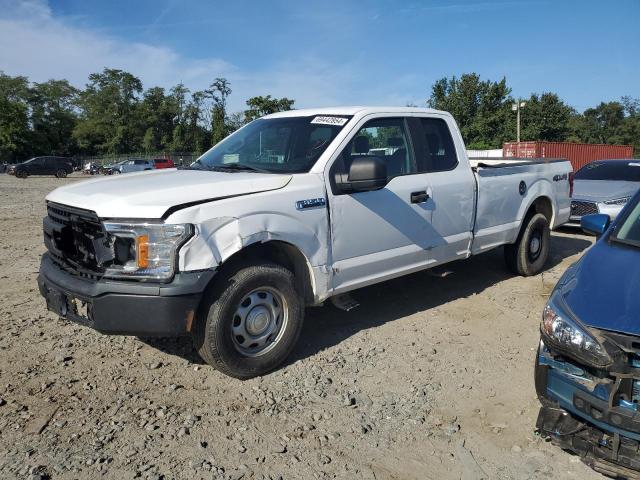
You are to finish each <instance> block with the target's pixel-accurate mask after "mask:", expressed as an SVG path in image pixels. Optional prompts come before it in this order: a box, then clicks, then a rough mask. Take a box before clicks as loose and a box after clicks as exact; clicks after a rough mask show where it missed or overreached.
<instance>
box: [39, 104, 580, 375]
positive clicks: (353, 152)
mask: <svg viewBox="0 0 640 480" xmlns="http://www.w3.org/2000/svg"><path fill="white" fill-rule="evenodd" d="M488 163H491V164H482V163H480V164H477V165H474V166H472V165H471V163H470V161H469V159H468V158H467V154H466V150H465V146H464V144H463V141H462V137H461V135H460V132H459V130H458V127H457V125H456V123H455V121H454V120H453V118H452V116H451V115H450V114H448V113H446V112H440V111H435V110H429V109H421V108H386V107H371V108H365V107H353V108H347V107H345V108H326V109H312V110H294V111H289V112H283V113H277V114H273V115H269V116H266V117H263V118H261V119H259V120H256V121H253V122H251V123H250V124H248V125H246V126H245V127H243V128H241V129H240V130H238V131H236V132H235V133H233V134H232V135H230V136H229V137H227V138H226V139H225V140H223V141H222V142H220V143H219V144H217V145H216V146H215V147H213V148H212V149H211V150H209V151H208V152H206V153H205V154H204V155H202V156H201V157H200V158H199V159H198V160H197V161H196V162H195V163H193V164H192V165H191V166H190V167H189V168H187V169H163V170H156V171H151V172H140V173H134V174H130V175H123V176H121V177H117V178H113V177H112V178H100V179H94V180H87V181H83V182H77V183H73V184H70V185H67V186H64V187H61V188H58V189H57V190H55V191H53V192H52V193H51V194H49V196H48V197H47V199H46V200H47V211H48V214H47V216H46V217H45V218H44V239H45V244H46V247H47V250H48V251H47V253H45V254H44V255H43V257H42V262H41V267H40V275H39V277H38V284H39V288H40V292H41V293H42V295H43V296H44V297H45V298H46V301H47V306H48V308H49V309H50V310H52V311H54V312H55V313H57V314H59V315H60V316H62V317H65V318H68V319H70V320H73V321H75V322H79V323H81V324H84V325H87V326H90V327H92V328H95V329H96V330H98V331H101V332H103V333H108V334H129V335H146V336H148V335H160V336H171V335H184V334H191V335H192V336H193V338H194V341H195V345H196V348H197V349H198V352H199V353H200V355H201V356H202V357H203V358H204V359H205V360H206V361H207V362H208V363H209V364H211V365H212V366H214V367H215V368H217V369H219V370H220V371H222V372H224V373H225V374H228V375H231V376H234V377H238V378H249V377H253V376H256V375H261V374H263V373H265V372H267V371H269V370H271V369H273V368H275V367H277V366H278V365H279V364H280V363H282V362H283V361H284V360H285V358H286V357H287V355H288V354H289V353H290V352H291V350H292V349H293V347H294V345H295V343H296V341H297V339H298V337H299V335H300V331H301V329H302V322H303V317H304V310H305V307H306V306H309V305H319V304H321V303H323V302H324V301H325V300H327V299H329V298H331V297H334V298H335V297H337V296H340V297H342V299H343V300H342V301H340V302H337V303H338V305H341V306H343V307H346V306H347V305H346V303H345V301H344V297H345V295H344V294H346V292H349V291H351V290H354V289H357V288H360V287H364V286H366V285H371V284H373V283H377V282H382V281H385V280H388V279H391V278H394V277H398V276H401V275H406V274H409V273H412V272H416V271H418V270H422V269H428V268H432V267H435V266H437V265H441V264H444V263H446V262H451V261H453V260H458V259H463V258H467V257H469V256H471V255H475V254H478V253H482V252H485V251H487V250H490V249H493V248H496V247H499V246H502V245H504V252H505V259H506V263H507V265H508V266H509V267H510V268H511V269H512V270H513V271H514V272H516V273H519V274H521V275H533V274H536V273H538V272H540V271H541V270H542V268H543V266H544V264H545V261H546V260H547V257H548V253H549V243H550V229H553V228H555V227H557V226H559V225H561V224H563V223H565V222H566V221H567V220H568V218H569V210H570V202H569V192H570V175H569V174H570V172H571V165H570V164H569V162H567V161H561V160H558V161H549V160H544V161H528V162H524V161H523V162H520V161H506V160H505V163H497V164H496V162H488ZM340 297H338V298H340Z"/></svg>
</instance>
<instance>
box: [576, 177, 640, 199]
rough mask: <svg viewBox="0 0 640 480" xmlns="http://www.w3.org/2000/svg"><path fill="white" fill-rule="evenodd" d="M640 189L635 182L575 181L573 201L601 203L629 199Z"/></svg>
mask: <svg viewBox="0 0 640 480" xmlns="http://www.w3.org/2000/svg"><path fill="white" fill-rule="evenodd" d="M639 187H640V183H637V182H622V181H616V180H575V181H574V182H573V197H571V198H572V199H573V200H589V201H592V202H603V201H605V200H615V199H617V198H622V197H629V196H632V195H633V194H635V193H636V192H637V191H638V188H639Z"/></svg>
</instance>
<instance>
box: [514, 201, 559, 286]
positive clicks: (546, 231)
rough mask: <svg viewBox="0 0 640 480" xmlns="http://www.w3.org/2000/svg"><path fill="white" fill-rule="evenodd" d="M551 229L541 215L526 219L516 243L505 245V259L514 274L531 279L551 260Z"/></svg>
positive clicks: (547, 221) (545, 218) (537, 214)
mask: <svg viewBox="0 0 640 480" xmlns="http://www.w3.org/2000/svg"><path fill="white" fill-rule="evenodd" d="M550 243H551V229H550V227H549V220H547V217H545V216H544V215H543V214H541V213H536V214H534V215H532V216H530V217H526V218H525V221H524V222H523V228H522V230H520V234H519V235H518V239H517V240H516V243H514V244H512V245H505V247H504V259H505V261H506V263H507V266H508V267H509V269H510V270H511V271H512V272H513V273H517V274H518V275H522V276H523V277H529V276H531V275H537V274H538V273H540V272H541V271H542V269H543V268H544V265H545V263H547V259H548V258H549V244H550Z"/></svg>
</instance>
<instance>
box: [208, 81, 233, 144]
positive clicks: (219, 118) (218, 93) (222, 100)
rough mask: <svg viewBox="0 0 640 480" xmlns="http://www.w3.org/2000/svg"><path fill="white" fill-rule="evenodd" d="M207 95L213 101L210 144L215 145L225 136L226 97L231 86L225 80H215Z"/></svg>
mask: <svg viewBox="0 0 640 480" xmlns="http://www.w3.org/2000/svg"><path fill="white" fill-rule="evenodd" d="M207 93H208V94H209V95H210V96H211V98H212V100H213V106H212V109H211V143H212V145H215V144H216V143H218V142H219V141H220V140H222V139H223V138H224V137H226V136H227V125H226V122H227V97H228V96H229V95H231V84H230V83H229V81H228V80H227V79H226V78H216V79H215V80H214V81H213V83H212V84H211V85H210V86H209V90H207Z"/></svg>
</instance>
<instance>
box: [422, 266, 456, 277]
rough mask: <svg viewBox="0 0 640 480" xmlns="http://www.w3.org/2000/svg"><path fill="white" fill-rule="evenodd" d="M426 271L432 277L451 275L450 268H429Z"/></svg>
mask: <svg viewBox="0 0 640 480" xmlns="http://www.w3.org/2000/svg"><path fill="white" fill-rule="evenodd" d="M427 273H428V274H429V275H431V276H432V277H438V278H444V277H447V276H449V275H451V274H452V273H453V271H452V270H445V269H444V268H438V267H435V268H430V269H429V270H427Z"/></svg>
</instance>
